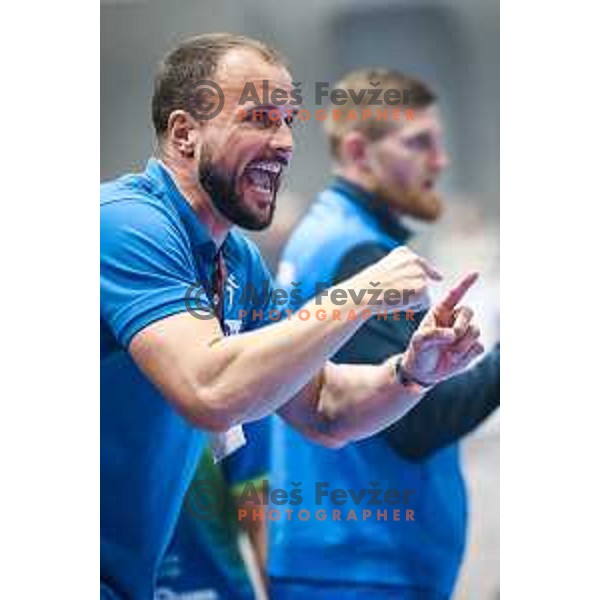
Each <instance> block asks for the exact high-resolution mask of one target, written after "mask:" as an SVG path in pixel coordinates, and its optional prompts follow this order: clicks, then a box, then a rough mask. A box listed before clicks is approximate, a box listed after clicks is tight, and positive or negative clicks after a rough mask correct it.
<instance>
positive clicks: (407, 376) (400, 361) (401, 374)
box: [392, 353, 435, 391]
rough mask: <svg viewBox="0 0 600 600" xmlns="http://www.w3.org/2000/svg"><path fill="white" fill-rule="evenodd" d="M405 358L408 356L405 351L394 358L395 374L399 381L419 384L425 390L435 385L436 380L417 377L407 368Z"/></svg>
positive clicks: (407, 383)
mask: <svg viewBox="0 0 600 600" xmlns="http://www.w3.org/2000/svg"><path fill="white" fill-rule="evenodd" d="M405 359H406V356H405V354H404V353H403V354H399V355H398V356H396V357H395V358H394V360H393V363H392V364H393V367H394V375H395V377H396V381H397V382H398V383H400V384H401V385H404V386H417V387H419V388H421V389H422V390H423V391H427V390H429V389H430V388H432V387H433V386H434V385H435V383H434V382H426V381H423V380H421V379H419V378H417V377H415V376H414V375H413V374H412V373H411V372H410V370H409V369H407V368H406V364H405Z"/></svg>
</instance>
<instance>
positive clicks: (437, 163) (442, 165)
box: [431, 148, 450, 173]
mask: <svg viewBox="0 0 600 600" xmlns="http://www.w3.org/2000/svg"><path fill="white" fill-rule="evenodd" d="M449 164H450V158H449V156H448V154H447V153H446V151H445V150H444V149H443V148H442V149H438V150H435V151H434V153H433V155H432V157H431V167H432V168H433V169H434V170H435V171H436V172H437V173H439V172H441V171H443V170H444V169H446V168H447V167H448V165H449Z"/></svg>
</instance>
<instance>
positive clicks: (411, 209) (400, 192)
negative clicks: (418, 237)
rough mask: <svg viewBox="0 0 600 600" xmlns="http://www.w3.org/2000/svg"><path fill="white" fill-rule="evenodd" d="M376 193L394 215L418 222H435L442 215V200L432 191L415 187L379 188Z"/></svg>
mask: <svg viewBox="0 0 600 600" xmlns="http://www.w3.org/2000/svg"><path fill="white" fill-rule="evenodd" d="M376 193H377V194H379V195H381V196H383V197H384V198H385V199H386V200H387V202H388V205H389V207H390V208H391V209H392V210H393V211H394V212H396V213H399V214H401V215H406V216H409V217H414V218H415V219H418V220H420V221H427V222H432V221H436V220H437V219H438V218H439V217H440V215H441V213H442V200H441V197H440V196H439V194H437V193H436V192H434V191H433V190H427V189H425V190H424V189H420V188H417V187H404V188H395V189H393V190H392V189H390V188H389V187H387V186H380V187H379V188H378V189H377V190H376Z"/></svg>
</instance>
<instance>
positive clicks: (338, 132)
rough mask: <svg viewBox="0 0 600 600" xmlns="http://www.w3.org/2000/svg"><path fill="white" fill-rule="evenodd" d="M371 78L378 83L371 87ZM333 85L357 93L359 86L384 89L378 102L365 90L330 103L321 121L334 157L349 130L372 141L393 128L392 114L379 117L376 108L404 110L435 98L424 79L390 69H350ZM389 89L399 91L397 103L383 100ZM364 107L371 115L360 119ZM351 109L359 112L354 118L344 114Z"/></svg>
mask: <svg viewBox="0 0 600 600" xmlns="http://www.w3.org/2000/svg"><path fill="white" fill-rule="evenodd" d="M371 82H374V83H377V82H379V83H380V85H378V86H377V87H374V86H373V85H372V84H371ZM333 87H334V88H335V89H338V88H340V89H343V90H350V89H351V90H354V91H355V94H356V95H358V94H360V90H371V89H377V90H383V91H382V92H381V93H380V94H379V101H380V102H381V105H373V104H370V102H372V95H371V94H370V93H369V92H367V93H365V94H363V98H362V99H361V100H360V101H359V102H355V101H354V100H353V99H352V98H351V97H350V95H348V96H349V97H348V99H347V100H346V101H345V102H344V103H343V104H342V105H339V104H336V105H330V106H329V110H328V112H329V114H328V115H327V118H326V119H325V120H324V121H323V125H324V128H325V133H326V135H327V138H328V141H329V148H330V150H331V154H332V155H333V156H334V157H335V158H340V155H339V149H340V142H341V140H342V138H343V137H344V136H345V135H346V134H348V133H349V132H350V131H353V130H359V131H362V132H363V133H364V134H365V135H366V136H367V137H368V138H369V139H370V140H373V141H375V140H378V139H380V138H382V137H383V136H384V135H385V134H386V133H388V132H389V131H390V130H391V129H393V128H394V126H395V122H394V121H393V120H392V119H391V118H386V119H381V118H379V119H378V118H377V116H376V115H377V111H383V110H386V109H387V110H388V113H389V111H390V109H400V110H401V111H404V110H405V109H407V108H409V109H420V108H427V107H428V106H430V105H431V104H433V103H434V102H435V101H436V100H437V97H436V95H435V94H434V92H433V91H432V90H431V89H430V88H429V87H427V85H426V84H425V83H423V82H422V81H420V80H419V79H417V78H416V77H412V76H410V75H406V74H404V73H401V72H400V71H394V70H392V69H383V68H369V69H358V70H356V71H351V72H350V73H347V74H346V75H345V76H344V77H343V78H342V79H341V80H340V81H338V82H337V83H336V84H335V85H334V86H333ZM392 89H393V90H398V92H400V94H401V98H402V101H401V103H400V104H396V105H386V104H385V103H384V102H383V98H384V94H385V91H386V90H392ZM367 108H368V109H370V110H371V113H372V116H371V117H368V118H366V119H362V118H361V114H360V111H362V110H363V109H367ZM334 110H336V111H340V112H339V113H338V116H339V118H333V116H332V111H334ZM350 110H354V111H356V113H357V116H358V118H357V119H347V118H346V117H347V115H348V113H349V111H350Z"/></svg>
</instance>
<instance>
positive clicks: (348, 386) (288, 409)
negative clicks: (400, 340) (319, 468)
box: [279, 274, 483, 446]
mask: <svg viewBox="0 0 600 600" xmlns="http://www.w3.org/2000/svg"><path fill="white" fill-rule="evenodd" d="M476 279H477V276H476V274H472V275H469V276H467V277H465V278H464V279H463V280H462V281H461V282H460V283H459V284H458V285H457V286H456V287H455V288H454V289H452V290H451V291H450V292H449V293H448V294H447V296H446V297H445V298H444V299H443V300H442V301H441V302H440V303H439V304H438V305H436V306H435V307H434V308H433V309H432V310H431V311H430V312H429V313H428V314H427V316H426V318H425V319H424V320H423V321H422V323H421V325H420V326H419V328H418V329H417V331H416V332H415V334H414V335H413V336H412V338H411V341H410V344H409V347H408V349H407V351H406V353H403V354H399V355H394V356H392V357H390V358H389V359H387V360H386V361H384V362H383V363H382V364H380V365H347V364H346V365H344V364H342V365H336V364H333V363H331V362H329V363H327V365H326V366H325V368H324V369H323V370H322V371H321V373H320V376H319V377H318V378H316V379H315V380H313V381H312V382H311V383H310V384H309V385H307V386H306V387H305V388H304V389H303V390H302V391H301V393H299V394H298V395H297V396H296V397H295V398H294V399H293V400H292V401H291V402H290V403H288V404H287V405H286V406H284V407H282V408H281V409H280V411H279V414H280V415H281V416H282V417H283V418H285V419H286V420H287V421H288V422H289V423H290V424H292V425H293V426H294V427H296V428H297V429H299V430H300V431H302V432H303V433H304V434H305V435H306V436H308V437H311V438H312V439H314V440H315V441H318V442H320V443H323V444H326V445H329V446H342V445H344V444H345V443H347V442H349V441H353V440H358V439H361V438H364V437H368V436H370V435H373V434H374V433H377V432H378V431H381V430H382V429H384V428H386V427H388V426H389V425H391V424H392V423H394V422H395V421H397V420H398V419H399V418H400V417H402V416H403V415H404V414H406V413H407V412H408V411H409V410H410V409H411V408H412V407H413V406H414V405H415V404H416V403H417V402H418V401H419V400H420V399H421V398H422V397H423V395H424V394H425V393H426V392H427V391H428V390H429V389H430V388H431V387H432V386H434V385H436V384H437V383H439V382H441V381H443V380H444V379H447V378H449V377H452V376H453V375H455V374H457V373H459V372H460V371H462V370H464V369H465V368H467V366H468V365H469V364H470V363H471V362H472V361H473V360H474V359H475V358H476V357H477V356H478V355H479V354H481V353H482V352H483V347H482V346H481V344H480V343H479V341H478V338H479V330H478V329H477V328H476V327H475V326H474V325H472V324H471V318H472V311H470V309H468V308H467V307H457V305H458V303H459V302H460V301H461V299H462V298H463V296H464V295H465V293H466V292H467V290H468V289H469V288H470V287H471V286H472V285H473V283H474V282H475V280H476Z"/></svg>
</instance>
